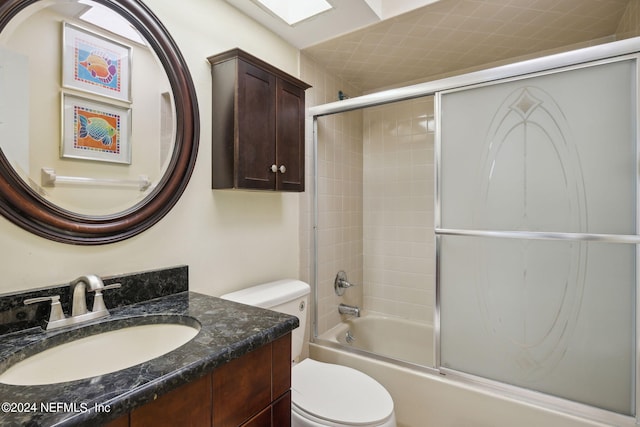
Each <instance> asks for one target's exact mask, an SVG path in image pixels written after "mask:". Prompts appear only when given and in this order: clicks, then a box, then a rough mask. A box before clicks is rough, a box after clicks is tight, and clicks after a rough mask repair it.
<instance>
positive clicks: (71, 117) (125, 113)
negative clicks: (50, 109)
mask: <svg viewBox="0 0 640 427" xmlns="http://www.w3.org/2000/svg"><path fill="white" fill-rule="evenodd" d="M60 151H61V156H62V157H67V158H75V159H83V160H96V161H102V162H112V163H125V164H131V108H126V107H120V106H118V105H112V104H108V103H104V102H99V101H95V100H93V99H88V98H81V97H78V96H73V95H69V94H65V93H63V94H62V146H61V150H60Z"/></svg>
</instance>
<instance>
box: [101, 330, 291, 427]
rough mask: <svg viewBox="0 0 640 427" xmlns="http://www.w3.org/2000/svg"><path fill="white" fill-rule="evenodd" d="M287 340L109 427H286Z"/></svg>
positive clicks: (232, 363) (288, 401)
mask: <svg viewBox="0 0 640 427" xmlns="http://www.w3.org/2000/svg"><path fill="white" fill-rule="evenodd" d="M290 389H291V334H290V333H289V334H287V335H285V336H284V337H282V338H279V339H277V340H275V341H273V342H272V343H270V344H267V345H264V346H262V347H260V348H258V349H256V350H253V351H251V352H249V353H247V354H245V355H244V356H242V357H240V358H238V359H234V360H232V361H230V362H229V363H226V364H224V365H222V366H219V367H218V368H216V369H214V370H213V372H211V373H209V374H207V375H205V376H203V377H201V378H199V379H197V380H195V381H193V382H191V383H188V384H185V385H183V386H181V387H179V388H177V389H175V390H173V391H171V392H169V393H167V394H165V395H163V396H160V397H159V398H158V399H156V400H154V401H153V402H150V403H148V404H146V405H143V406H141V407H139V408H136V409H134V410H133V411H131V412H130V413H129V414H127V415H124V416H123V417H120V418H118V419H116V420H114V421H112V422H111V423H109V424H107V426H109V427H125V426H129V427H162V426H167V427H174V426H178V425H179V426H194V427H206V426H212V427H290V426H291V391H290Z"/></svg>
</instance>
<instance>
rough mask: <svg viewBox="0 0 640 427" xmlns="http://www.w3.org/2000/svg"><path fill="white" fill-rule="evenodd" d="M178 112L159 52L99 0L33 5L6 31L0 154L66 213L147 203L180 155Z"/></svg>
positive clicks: (0, 58)
mask: <svg viewBox="0 0 640 427" xmlns="http://www.w3.org/2000/svg"><path fill="white" fill-rule="evenodd" d="M174 105H175V103H174V99H173V95H172V91H171V85H170V82H169V79H168V78H167V75H166V73H165V72H164V69H163V67H162V65H161V64H160V62H159V60H158V58H157V56H156V54H155V52H154V51H153V49H151V48H150V47H149V46H148V44H147V43H146V41H145V40H144V38H143V37H141V36H140V34H139V33H138V32H137V31H136V30H135V29H134V28H133V26H132V25H131V24H130V23H129V22H128V21H127V20H125V19H124V18H122V17H121V16H119V15H118V14H116V13H115V12H113V11H112V10H110V9H108V8H106V7H105V6H103V5H100V4H98V3H96V2H93V1H89V0H71V1H69V0H53V1H48V0H47V1H40V2H36V3H34V4H33V5H30V6H29V7H27V8H25V9H23V10H22V11H21V12H20V13H19V14H18V15H17V16H16V17H14V18H13V19H12V20H11V22H10V23H9V24H8V25H7V26H6V27H5V28H4V29H3V31H2V33H1V34H0V148H1V149H2V151H3V153H4V154H5V156H6V157H7V160H8V161H9V162H10V163H11V165H12V167H13V168H14V170H15V171H16V172H17V173H18V174H19V175H20V177H21V178H22V179H23V180H24V181H25V182H27V183H28V185H29V186H30V187H31V188H32V189H33V190H34V191H36V192H38V193H39V194H40V195H42V196H43V197H44V198H45V199H46V200H48V201H49V202H51V203H53V204H54V205H56V206H58V207H60V208H62V209H65V210H68V211H70V212H73V213H77V214H81V215H88V216H103V215H110V214H115V213H119V212H123V211H126V210H128V209H131V208H132V207H133V206H135V205H136V204H137V203H139V202H141V201H142V200H143V199H144V198H145V197H147V196H148V195H149V194H150V193H151V192H152V191H153V189H154V188H155V186H156V185H157V184H158V182H159V181H160V180H161V179H162V177H163V175H164V173H165V171H166V169H167V166H168V165H169V163H170V162H171V157H172V155H173V152H174V143H175V137H176V130H175V128H176V126H175V111H174Z"/></svg>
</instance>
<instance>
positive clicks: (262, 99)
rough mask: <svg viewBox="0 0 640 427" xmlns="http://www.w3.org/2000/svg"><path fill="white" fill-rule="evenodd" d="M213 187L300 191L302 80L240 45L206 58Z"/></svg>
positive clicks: (302, 154) (301, 183)
mask: <svg viewBox="0 0 640 427" xmlns="http://www.w3.org/2000/svg"><path fill="white" fill-rule="evenodd" d="M207 59H208V60H209V62H210V63H211V76H212V81H213V121H212V126H213V129H212V131H213V141H212V188H214V189H223V188H242V189H252V190H276V191H304V162H305V159H304V118H305V107H304V96H305V93H304V91H305V90H306V89H308V88H309V87H311V86H309V85H308V84H306V83H305V82H303V81H301V80H299V79H297V78H295V77H293V76H291V75H289V74H287V73H285V72H283V71H281V70H279V69H277V68H275V67H273V66H272V65H270V64H268V63H266V62H264V61H262V60H260V59H258V58H256V57H254V56H252V55H250V54H248V53H246V52H244V51H242V50H240V49H233V50H230V51H227V52H224V53H221V54H219V55H214V56H211V57H209V58H207Z"/></svg>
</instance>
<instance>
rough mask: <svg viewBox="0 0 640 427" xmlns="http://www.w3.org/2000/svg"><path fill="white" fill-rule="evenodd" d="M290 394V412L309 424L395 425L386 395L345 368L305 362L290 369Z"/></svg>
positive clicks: (371, 381) (378, 386) (373, 382)
mask: <svg viewBox="0 0 640 427" xmlns="http://www.w3.org/2000/svg"><path fill="white" fill-rule="evenodd" d="M291 393H292V394H291V402H292V409H293V411H294V412H296V413H297V414H298V415H300V416H303V417H305V418H307V419H309V421H311V420H313V421H316V422H317V421H320V422H321V423H322V422H325V423H324V424H323V425H337V426H382V425H387V424H386V423H391V419H393V425H395V415H394V412H393V400H392V398H391V395H390V394H389V392H388V391H387V390H386V389H385V388H384V387H383V386H382V385H381V384H380V383H378V382H377V381H376V380H374V379H373V378H371V377H369V376H368V375H366V374H364V373H362V372H360V371H357V370H355V369H352V368H349V367H346V366H341V365H334V364H330V363H323V362H318V361H316V360H312V359H305V360H303V361H302V362H300V363H298V364H297V365H295V366H294V367H293V369H292V373H291ZM388 425H392V424H388Z"/></svg>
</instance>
